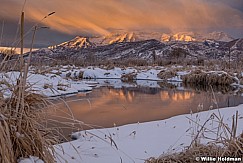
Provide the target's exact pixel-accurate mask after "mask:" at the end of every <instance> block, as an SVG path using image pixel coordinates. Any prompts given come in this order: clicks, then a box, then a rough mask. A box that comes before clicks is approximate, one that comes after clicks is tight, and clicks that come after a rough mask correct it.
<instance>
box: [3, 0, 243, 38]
mask: <svg viewBox="0 0 243 163" xmlns="http://www.w3.org/2000/svg"><path fill="white" fill-rule="evenodd" d="M1 1H3V2H2V3H1V6H0V13H1V16H2V17H4V18H6V19H10V18H12V19H14V18H16V17H18V15H19V12H20V11H21V7H22V4H23V2H24V1H20V0H10V1H7V0H1ZM235 2H239V1H236V0H233V1H232V3H235ZM240 4H241V3H240ZM233 6H236V5H229V3H225V1H222V2H221V1H220V0H212V1H208V0H132V1H131V0H51V1H48V0H43V1H37V0H32V1H28V0H27V3H26V6H25V12H26V17H27V19H30V20H31V21H37V22H38V21H39V20H41V19H42V18H43V17H44V16H45V15H46V14H48V13H50V12H52V11H56V14H55V15H53V16H52V17H50V18H48V19H46V20H45V21H43V23H44V24H45V25H47V26H50V27H51V28H52V29H55V30H57V31H61V32H63V33H68V34H78V33H82V32H85V33H92V34H108V33H109V32H110V29H125V30H134V29H136V30H150V29H169V30H170V31H182V30H185V29H198V30H207V29H208V28H241V27H243V13H242V10H240V9H239V7H238V8H234V7H233ZM10 9H11V10H12V12H11V13H10V12H9V10H10Z"/></svg>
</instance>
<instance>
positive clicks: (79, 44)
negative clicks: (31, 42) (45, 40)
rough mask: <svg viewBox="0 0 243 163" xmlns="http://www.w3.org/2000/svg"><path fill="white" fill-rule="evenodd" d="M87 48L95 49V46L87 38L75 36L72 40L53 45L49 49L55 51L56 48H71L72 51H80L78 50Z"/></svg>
mask: <svg viewBox="0 0 243 163" xmlns="http://www.w3.org/2000/svg"><path fill="white" fill-rule="evenodd" d="M89 47H95V44H94V43H92V42H91V41H90V40H89V38H87V37H82V36H76V37H75V38H74V39H72V40H70V41H67V42H63V43H61V44H59V45H55V46H52V47H49V48H52V49H56V48H64V49H65V48H72V49H80V48H89Z"/></svg>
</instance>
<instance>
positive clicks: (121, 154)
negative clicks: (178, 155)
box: [54, 105, 243, 163]
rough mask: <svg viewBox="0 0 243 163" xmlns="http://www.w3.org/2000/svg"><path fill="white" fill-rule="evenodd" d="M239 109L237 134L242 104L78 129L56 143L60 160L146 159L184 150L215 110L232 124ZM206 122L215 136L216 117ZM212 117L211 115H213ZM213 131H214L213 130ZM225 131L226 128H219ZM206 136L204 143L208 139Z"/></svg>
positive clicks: (139, 161) (242, 128)
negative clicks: (160, 118)
mask: <svg viewBox="0 0 243 163" xmlns="http://www.w3.org/2000/svg"><path fill="white" fill-rule="evenodd" d="M236 111H239V121H238V124H239V125H238V130H237V134H240V133H241V132H242V131H243V126H242V125H240V124H242V122H243V105H240V106H237V107H231V108H224V109H220V115H219V112H218V110H211V111H206V112H201V113H196V114H188V115H180V116H176V117H172V118H170V119H166V120H161V121H154V122H147V123H139V122H138V123H136V124H129V125H125V126H120V127H113V128H107V129H96V130H88V131H81V132H78V133H75V136H76V137H78V139H77V140H75V141H71V142H67V143H63V144H59V145H55V146H54V147H55V150H56V152H57V154H56V157H57V162H60V163H64V162H65V160H66V161H67V162H68V163H77V162H83V163H90V162H93V163H95V162H99V163H107V162H126V163H130V162H131V163H132V162H136V163H143V162H144V160H145V159H148V158H149V157H152V156H154V157H158V156H159V155H161V154H163V153H167V152H169V153H173V152H179V151H181V150H182V149H183V148H184V147H185V146H188V145H189V144H190V142H191V140H192V136H193V135H195V133H196V132H197V130H198V129H200V127H199V126H198V125H196V124H195V123H194V122H197V123H199V124H200V125H203V124H204V122H205V121H206V120H207V119H209V118H210V117H211V115H212V114H213V113H214V114H215V115H217V116H222V117H223V122H224V123H225V124H227V125H228V126H231V120H232V116H233V115H234V114H235V113H236ZM215 117H216V116H214V117H213V119H212V120H210V121H208V123H206V125H205V127H206V130H205V133H206V136H208V137H210V138H216V135H215V133H217V132H212V131H216V130H217V126H218V123H217V119H216V118H215ZM211 118H212V117H211ZM210 131H211V132H210ZM220 132H221V133H220V134H223V131H220ZM208 141H209V140H208V139H203V141H202V143H206V142H208Z"/></svg>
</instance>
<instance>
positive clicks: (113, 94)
mask: <svg viewBox="0 0 243 163" xmlns="http://www.w3.org/2000/svg"><path fill="white" fill-rule="evenodd" d="M213 97H214V96H213V94H212V93H210V92H195V91H193V90H175V89H160V88H138V87H135V88H121V89H114V88H110V87H101V88H96V89H93V91H92V92H90V93H87V94H84V93H80V94H78V95H75V96H72V97H69V98H66V99H65V100H66V101H69V102H67V104H68V106H69V108H70V109H71V111H72V114H73V116H74V117H75V119H77V120H80V121H82V122H84V123H86V124H92V125H97V126H102V127H113V126H114V124H115V125H117V126H118V125H125V124H130V123H137V122H148V121H155V120H162V119H166V118H170V117H173V116H176V115H181V114H188V113H191V112H197V111H202V110H208V109H209V108H210V106H211V107H212V108H214V109H215V108H217V105H218V107H219V108H221V107H227V106H236V105H238V104H240V103H243V97H241V96H235V95H230V94H221V93H215V97H216V101H217V103H215V100H214V99H213ZM199 105H200V107H198V106H199ZM47 112H48V116H49V118H50V119H55V120H58V121H61V122H64V123H68V122H71V121H70V120H66V119H64V118H63V117H68V118H71V114H70V111H69V109H68V108H67V107H66V105H65V104H64V103H60V104H58V105H56V107H55V109H53V108H50V109H48V110H47ZM68 114H69V115H68ZM61 117H62V118H61ZM51 125H53V126H55V125H56V126H60V124H59V123H52V124H51ZM62 125H63V124H62ZM97 126H96V127H95V128H99V127H97ZM78 128H79V129H90V127H87V126H85V125H84V126H79V127H78ZM67 130H69V129H67ZM69 133H70V131H69Z"/></svg>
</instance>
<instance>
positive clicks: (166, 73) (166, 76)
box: [157, 69, 176, 80]
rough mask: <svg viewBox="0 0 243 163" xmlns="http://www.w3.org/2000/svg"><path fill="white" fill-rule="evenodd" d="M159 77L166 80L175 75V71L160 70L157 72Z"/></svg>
mask: <svg viewBox="0 0 243 163" xmlns="http://www.w3.org/2000/svg"><path fill="white" fill-rule="evenodd" d="M157 76H158V77H159V78H160V79H164V80H167V79H169V78H172V77H175V76H176V71H175V70H173V69H172V70H168V71H167V70H162V71H160V72H159V73H158V75H157Z"/></svg>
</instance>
